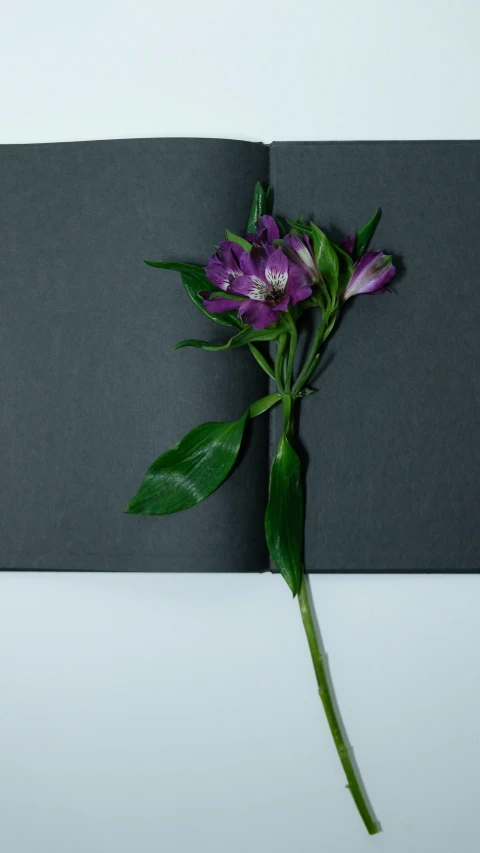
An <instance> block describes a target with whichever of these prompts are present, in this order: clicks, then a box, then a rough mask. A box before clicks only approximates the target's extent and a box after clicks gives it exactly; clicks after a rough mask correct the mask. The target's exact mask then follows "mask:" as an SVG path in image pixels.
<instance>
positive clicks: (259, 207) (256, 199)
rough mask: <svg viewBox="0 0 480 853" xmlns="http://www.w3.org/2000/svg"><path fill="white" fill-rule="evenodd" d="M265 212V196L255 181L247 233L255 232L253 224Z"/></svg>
mask: <svg viewBox="0 0 480 853" xmlns="http://www.w3.org/2000/svg"><path fill="white" fill-rule="evenodd" d="M266 212H267V196H266V193H265V190H264V189H263V187H262V185H261V183H260V182H259V181H257V183H256V184H255V189H254V191H253V201H252V206H251V208H250V215H249V217H248V223H247V234H254V233H255V225H256V222H257V219H260V217H261V216H264V215H265V214H266ZM240 245H241V244H240Z"/></svg>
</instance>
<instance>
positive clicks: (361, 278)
mask: <svg viewBox="0 0 480 853" xmlns="http://www.w3.org/2000/svg"><path fill="white" fill-rule="evenodd" d="M394 275H395V267H394V266H393V264H392V256H391V255H384V253H383V252H366V253H365V254H364V255H362V257H361V258H360V260H358V261H357V262H356V264H355V266H354V268H353V275H352V277H351V279H350V281H349V282H348V284H347V287H346V289H345V293H344V294H343V299H344V300H345V299H349V298H350V297H351V296H356V295H357V294H359V293H378V292H380V291H382V290H385V288H386V286H387V284H388V282H389V281H391V280H392V278H393V276H394Z"/></svg>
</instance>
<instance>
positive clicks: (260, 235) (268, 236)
mask: <svg viewBox="0 0 480 853" xmlns="http://www.w3.org/2000/svg"><path fill="white" fill-rule="evenodd" d="M255 228H256V234H245V239H246V240H248V242H249V243H256V244H257V245H258V246H273V241H274V240H278V239H279V238H280V231H279V230H278V225H277V223H276V222H275V219H274V218H273V216H267V215H265V216H261V217H260V219H257V222H256V225H255Z"/></svg>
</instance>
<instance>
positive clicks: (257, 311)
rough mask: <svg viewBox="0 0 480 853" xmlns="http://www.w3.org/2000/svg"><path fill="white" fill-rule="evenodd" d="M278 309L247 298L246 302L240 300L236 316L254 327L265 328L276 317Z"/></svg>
mask: <svg viewBox="0 0 480 853" xmlns="http://www.w3.org/2000/svg"><path fill="white" fill-rule="evenodd" d="M278 310H279V309H278V308H277V307H276V306H270V305H266V304H265V302H257V301H254V300H253V299H252V300H250V299H249V300H248V302H242V304H241V306H240V308H239V309H238V316H239V317H240V318H241V319H242V320H243V322H244V323H248V325H249V326H252V327H253V328H254V329H265V328H266V327H267V326H269V325H270V323H274V322H275V320H277V319H278Z"/></svg>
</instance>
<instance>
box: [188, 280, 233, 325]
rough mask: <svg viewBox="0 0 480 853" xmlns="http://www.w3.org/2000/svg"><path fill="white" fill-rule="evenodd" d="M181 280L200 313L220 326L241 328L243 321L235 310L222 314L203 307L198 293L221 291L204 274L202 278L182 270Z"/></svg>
mask: <svg viewBox="0 0 480 853" xmlns="http://www.w3.org/2000/svg"><path fill="white" fill-rule="evenodd" d="M182 281H183V286H184V288H185V290H186V291H187V293H188V295H189V297H190V299H191V300H192V302H193V303H194V304H195V305H196V306H197V308H198V310H199V311H201V312H202V314H205V316H206V317H210V319H211V320H214V322H215V323H219V324H220V325H221V326H236V327H237V328H238V329H243V323H242V321H241V320H239V318H238V317H237V314H236V311H224V312H223V313H222V314H210V312H209V311H207V310H206V309H205V308H204V307H203V299H202V297H201V296H200V293H201V292H202V291H203V290H213V291H215V292H217V291H218V293H219V294H221V292H222V291H220V290H219V289H218V287H215V285H214V284H212V282H211V281H209V279H208V278H207V277H206V275H205V274H204V276H203V278H200V276H199V275H196V274H191V273H185V272H183V273H182Z"/></svg>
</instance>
